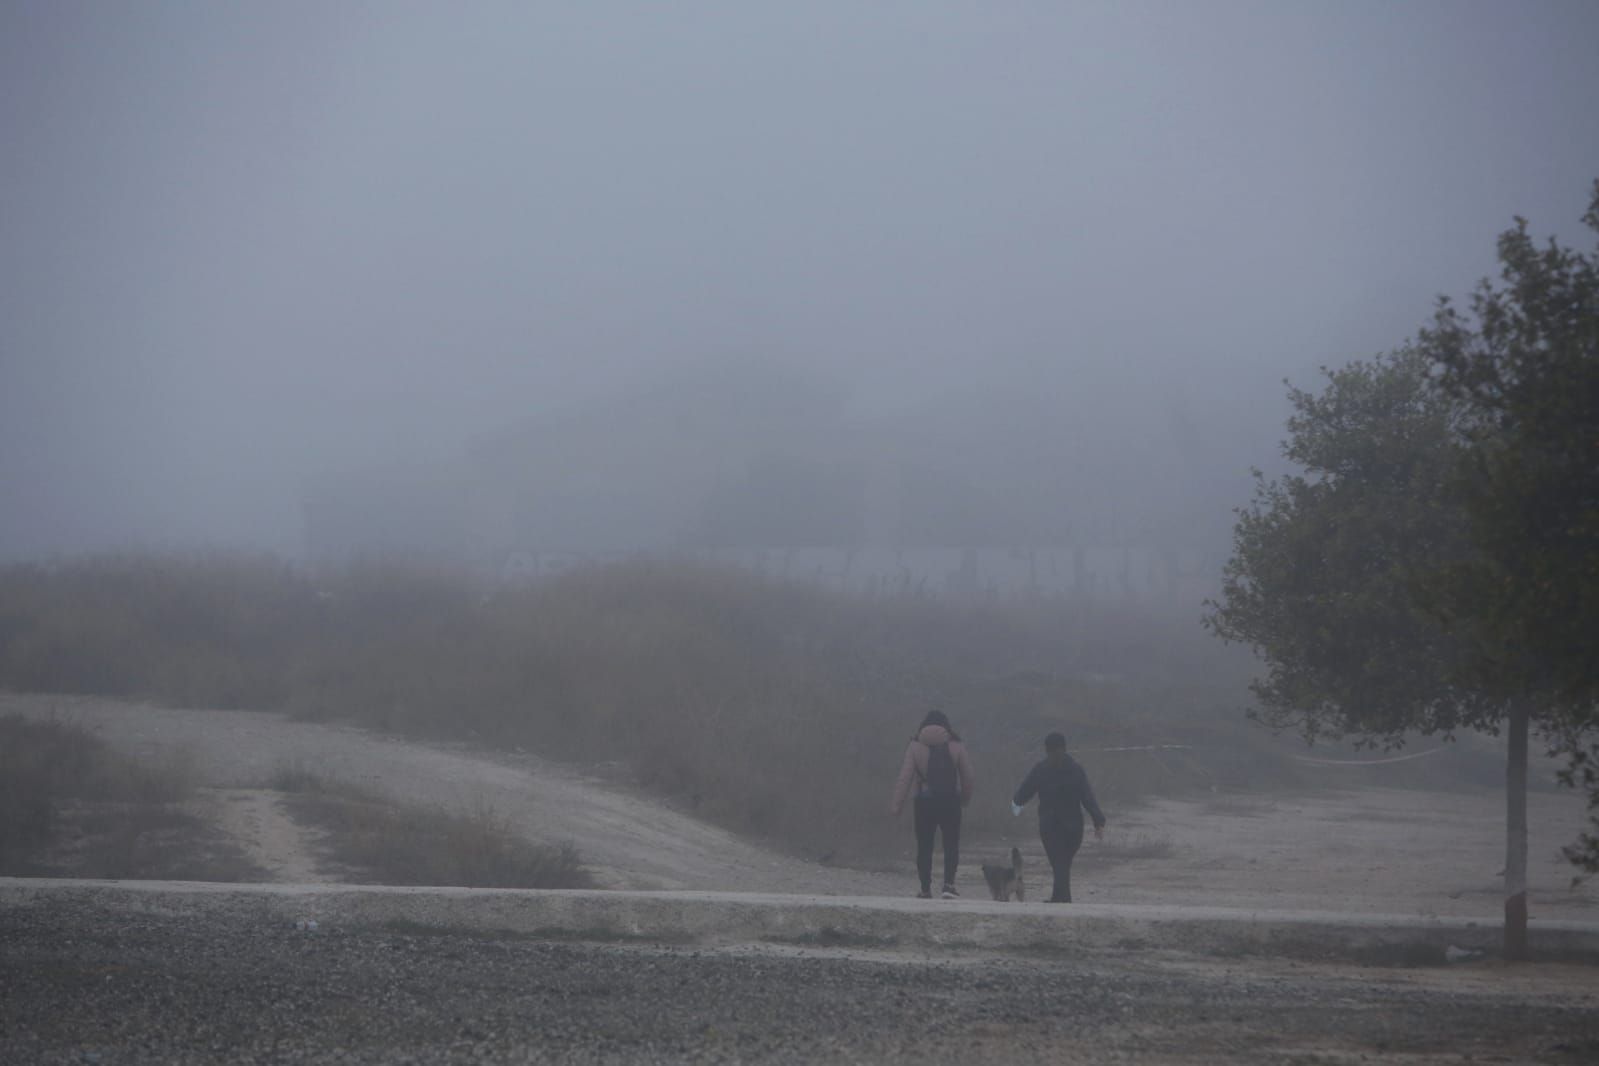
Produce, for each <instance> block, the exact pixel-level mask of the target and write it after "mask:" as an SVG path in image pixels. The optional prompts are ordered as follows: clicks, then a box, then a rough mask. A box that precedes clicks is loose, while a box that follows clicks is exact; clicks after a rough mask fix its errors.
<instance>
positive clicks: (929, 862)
mask: <svg viewBox="0 0 1599 1066" xmlns="http://www.w3.org/2000/svg"><path fill="white" fill-rule="evenodd" d="M914 811H915V814H916V872H917V874H919V875H920V876H921V879H922V889H923V890H924V891H928V890H931V889H932V887H933V834H934V833H942V834H944V883H945V884H946V885H953V884H954V883H955V868H956V867H957V866H959V865H960V861H961V801H960V797H959V796H931V795H919V796H917V797H916V805H915V808H914Z"/></svg>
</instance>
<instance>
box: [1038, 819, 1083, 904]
mask: <svg viewBox="0 0 1599 1066" xmlns="http://www.w3.org/2000/svg"><path fill="white" fill-rule="evenodd" d="M1038 838H1039V839H1040V840H1042V841H1043V842H1044V854H1045V855H1048V856H1049V865H1050V868H1051V869H1053V870H1054V871H1055V891H1054V892H1052V893H1051V894H1050V897H1049V898H1050V900H1051V901H1052V902H1055V903H1070V902H1071V901H1072V860H1073V859H1075V858H1076V857H1077V849H1078V848H1080V847H1082V846H1083V823H1082V822H1081V821H1077V822H1053V821H1051V822H1046V821H1043V820H1042V819H1040V821H1039V823H1038Z"/></svg>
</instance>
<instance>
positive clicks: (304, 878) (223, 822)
mask: <svg viewBox="0 0 1599 1066" xmlns="http://www.w3.org/2000/svg"><path fill="white" fill-rule="evenodd" d="M192 807H193V809H194V812H195V813H196V814H198V815H199V816H200V817H202V818H205V819H206V820H207V821H209V822H211V823H212V824H214V825H215V826H217V827H218V828H219V829H221V830H222V831H223V832H225V833H227V834H228V835H229V836H230V837H232V838H233V840H234V841H235V842H237V843H238V845H239V847H240V848H241V849H242V850H243V851H244V855H245V858H247V859H249V860H250V861H251V862H253V863H255V864H256V865H257V866H259V867H261V868H262V869H263V870H265V871H266V872H267V873H268V875H270V877H271V879H272V880H274V881H282V882H284V883H286V884H300V883H305V882H316V881H326V880H329V878H328V877H327V876H326V875H325V874H324V873H323V871H322V870H321V867H320V864H319V863H318V862H317V860H316V856H315V849H314V844H315V834H313V833H311V832H309V831H307V830H306V829H305V828H304V827H303V826H301V825H300V823H299V822H296V821H295V820H294V818H293V817H292V816H291V815H290V814H289V812H288V811H287V810H286V809H285V808H284V804H283V796H282V794H280V793H278V792H273V791H270V790H268V789H259V788H207V789H202V790H201V791H200V794H199V796H198V797H197V798H196V799H195V801H194V803H193V804H192Z"/></svg>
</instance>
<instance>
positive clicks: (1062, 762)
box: [1011, 733, 1105, 903]
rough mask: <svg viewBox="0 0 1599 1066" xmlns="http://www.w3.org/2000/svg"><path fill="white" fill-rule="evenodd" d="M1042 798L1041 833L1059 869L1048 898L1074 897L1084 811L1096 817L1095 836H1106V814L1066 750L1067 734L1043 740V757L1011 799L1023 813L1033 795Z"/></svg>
mask: <svg viewBox="0 0 1599 1066" xmlns="http://www.w3.org/2000/svg"><path fill="white" fill-rule="evenodd" d="M1035 795H1036V796H1037V797H1038V837H1039V839H1040V840H1042V841H1043V843H1044V854H1045V855H1048V856H1049V865H1050V867H1051V868H1052V869H1053V870H1054V871H1055V891H1054V892H1053V893H1051V894H1050V897H1049V899H1048V900H1047V901H1046V902H1049V903H1070V902H1071V901H1072V859H1074V858H1075V857H1076V856H1077V849H1078V848H1080V847H1082V846H1083V810H1084V809H1085V808H1086V809H1087V811H1088V814H1089V817H1091V818H1093V819H1094V838H1095V839H1096V840H1103V839H1104V837H1105V812H1104V811H1101V810H1100V809H1099V801H1098V800H1096V799H1095V798H1094V789H1093V787H1092V786H1090V785H1089V783H1088V774H1087V773H1085V772H1084V770H1083V768H1082V767H1081V766H1080V765H1078V763H1077V760H1076V759H1073V758H1072V757H1071V756H1070V755H1067V754H1066V738H1065V737H1063V736H1061V735H1060V734H1059V733H1051V734H1050V735H1049V736H1047V737H1045V738H1044V761H1043V762H1041V763H1039V764H1038V765H1037V766H1034V767H1033V768H1032V769H1031V770H1029V771H1028V772H1027V777H1026V778H1024V779H1023V780H1022V783H1021V786H1020V787H1019V788H1017V789H1016V795H1014V796H1012V797H1011V813H1012V814H1021V813H1022V808H1023V807H1025V806H1027V801H1028V800H1030V799H1032V798H1033V796H1035Z"/></svg>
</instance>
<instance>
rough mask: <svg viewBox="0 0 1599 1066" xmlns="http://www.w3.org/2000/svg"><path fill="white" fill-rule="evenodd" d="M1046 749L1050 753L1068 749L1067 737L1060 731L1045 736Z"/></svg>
mask: <svg viewBox="0 0 1599 1066" xmlns="http://www.w3.org/2000/svg"><path fill="white" fill-rule="evenodd" d="M1044 750H1045V751H1046V752H1049V753H1050V754H1054V753H1055V752H1057V751H1060V752H1064V751H1065V750H1066V738H1065V737H1064V736H1062V735H1061V734H1059V733H1051V734H1049V735H1048V736H1046V737H1045V738H1044Z"/></svg>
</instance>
